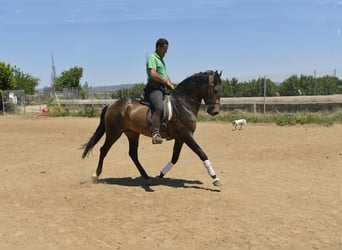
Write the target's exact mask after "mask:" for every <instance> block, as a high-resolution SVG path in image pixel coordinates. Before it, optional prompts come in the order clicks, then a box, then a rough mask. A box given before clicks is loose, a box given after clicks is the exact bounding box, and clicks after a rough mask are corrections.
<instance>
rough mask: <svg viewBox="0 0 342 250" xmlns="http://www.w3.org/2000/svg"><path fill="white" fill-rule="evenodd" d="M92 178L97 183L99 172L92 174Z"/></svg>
mask: <svg viewBox="0 0 342 250" xmlns="http://www.w3.org/2000/svg"><path fill="white" fill-rule="evenodd" d="M91 179H92V181H93V183H97V181H98V179H99V177H98V176H97V174H93V175H92V176H91Z"/></svg>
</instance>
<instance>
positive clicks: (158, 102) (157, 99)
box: [149, 89, 164, 117]
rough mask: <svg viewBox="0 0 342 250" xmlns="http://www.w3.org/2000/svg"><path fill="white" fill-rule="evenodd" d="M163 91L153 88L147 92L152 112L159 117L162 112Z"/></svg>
mask: <svg viewBox="0 0 342 250" xmlns="http://www.w3.org/2000/svg"><path fill="white" fill-rule="evenodd" d="M163 97H164V93H163V91H162V90H161V89H153V90H152V91H151V92H150V94H149V99H150V103H151V110H152V113H153V114H155V115H158V116H159V117H161V115H162V112H163Z"/></svg>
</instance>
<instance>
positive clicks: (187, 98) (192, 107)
mask: <svg viewBox="0 0 342 250" xmlns="http://www.w3.org/2000/svg"><path fill="white" fill-rule="evenodd" d="M221 75H222V71H221V72H220V73H218V71H211V70H210V71H205V72H199V73H195V74H193V75H191V76H190V77H187V78H186V79H184V80H183V81H182V82H181V83H179V84H178V85H177V87H176V88H175V89H174V90H173V91H172V92H171V93H170V94H169V95H170V99H171V103H172V109H173V114H172V117H171V119H170V120H169V121H168V122H167V123H166V124H165V126H162V127H164V129H161V131H160V134H161V136H162V138H166V139H167V140H172V139H173V140H174V145H173V154H172V158H171V161H170V162H168V163H167V164H166V165H165V167H164V168H163V169H162V170H161V171H160V174H159V176H157V178H158V179H159V178H163V177H164V176H165V175H166V174H167V173H168V172H169V171H170V169H171V168H172V167H173V166H174V165H175V164H176V162H177V161H178V159H179V155H180V152H181V149H182V146H183V144H184V143H185V144H186V145H187V146H188V147H189V148H190V149H191V150H192V151H193V152H194V153H195V154H197V156H198V157H199V158H200V159H201V160H202V162H203V164H204V167H205V168H206V170H207V172H208V174H209V176H210V177H211V178H212V182H213V185H214V186H220V185H221V182H220V180H219V178H218V177H217V175H216V173H215V171H214V169H213V167H212V165H211V162H210V161H209V159H208V156H207V155H206V153H205V152H204V151H203V149H202V148H201V147H200V146H199V145H198V143H197V142H196V141H195V139H194V137H193V134H194V132H195V129H196V122H197V114H198V111H199V109H200V107H201V105H202V100H203V101H204V104H205V105H206V111H207V113H208V114H209V115H211V116H215V115H217V114H218V113H219V111H220V96H221ZM148 111H149V106H148V105H144V104H142V103H141V101H140V100H138V99H134V98H127V97H125V98H121V99H119V100H117V101H115V102H114V103H112V104H110V105H107V106H105V107H104V108H103V109H102V111H101V116H100V124H99V125H98V127H97V129H96V131H95V132H94V134H93V135H92V137H91V138H90V139H89V141H88V142H87V143H86V144H84V145H83V149H84V151H83V154H82V158H85V157H86V156H87V155H88V154H89V152H90V151H91V150H92V148H93V147H94V146H95V145H96V144H97V143H98V142H99V140H100V139H101V137H102V136H103V135H104V134H106V138H105V141H104V144H103V145H102V147H101V148H100V156H99V160H98V165H97V169H96V173H95V174H93V175H92V179H93V182H95V183H96V182H97V181H98V178H99V176H100V175H101V173H102V166H103V161H104V158H105V157H106V155H107V153H108V151H109V150H110V148H111V147H112V145H113V144H114V143H115V142H116V141H117V140H118V139H119V138H120V136H121V135H122V134H125V135H126V136H127V138H128V141H129V156H130V158H131V159H132V160H133V162H134V164H135V166H136V167H137V169H138V171H139V173H140V175H141V176H142V177H143V178H144V179H145V180H148V179H150V178H151V177H149V176H148V175H147V173H146V172H145V170H144V168H143V166H142V165H141V163H140V162H139V159H138V146H139V136H140V134H142V135H145V136H149V137H151V131H150V126H151V125H150V124H149V122H148V121H147V120H148V119H147V116H148ZM154 147H155V146H154Z"/></svg>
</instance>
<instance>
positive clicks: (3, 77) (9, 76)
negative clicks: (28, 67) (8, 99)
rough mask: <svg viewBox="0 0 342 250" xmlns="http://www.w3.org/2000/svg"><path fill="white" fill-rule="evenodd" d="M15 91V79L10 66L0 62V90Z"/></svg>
mask: <svg viewBox="0 0 342 250" xmlns="http://www.w3.org/2000/svg"><path fill="white" fill-rule="evenodd" d="M10 89H15V78H14V75H13V69H12V67H11V65H9V64H6V63H4V62H0V90H10Z"/></svg>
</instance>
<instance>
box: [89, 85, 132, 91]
mask: <svg viewBox="0 0 342 250" xmlns="http://www.w3.org/2000/svg"><path fill="white" fill-rule="evenodd" d="M135 85H137V83H131V84H120V85H109V86H93V87H91V88H92V90H93V91H98V92H104V91H106V92H108V91H109V92H111V91H113V92H114V91H117V90H119V89H131V88H133V87H134V86H135Z"/></svg>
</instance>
